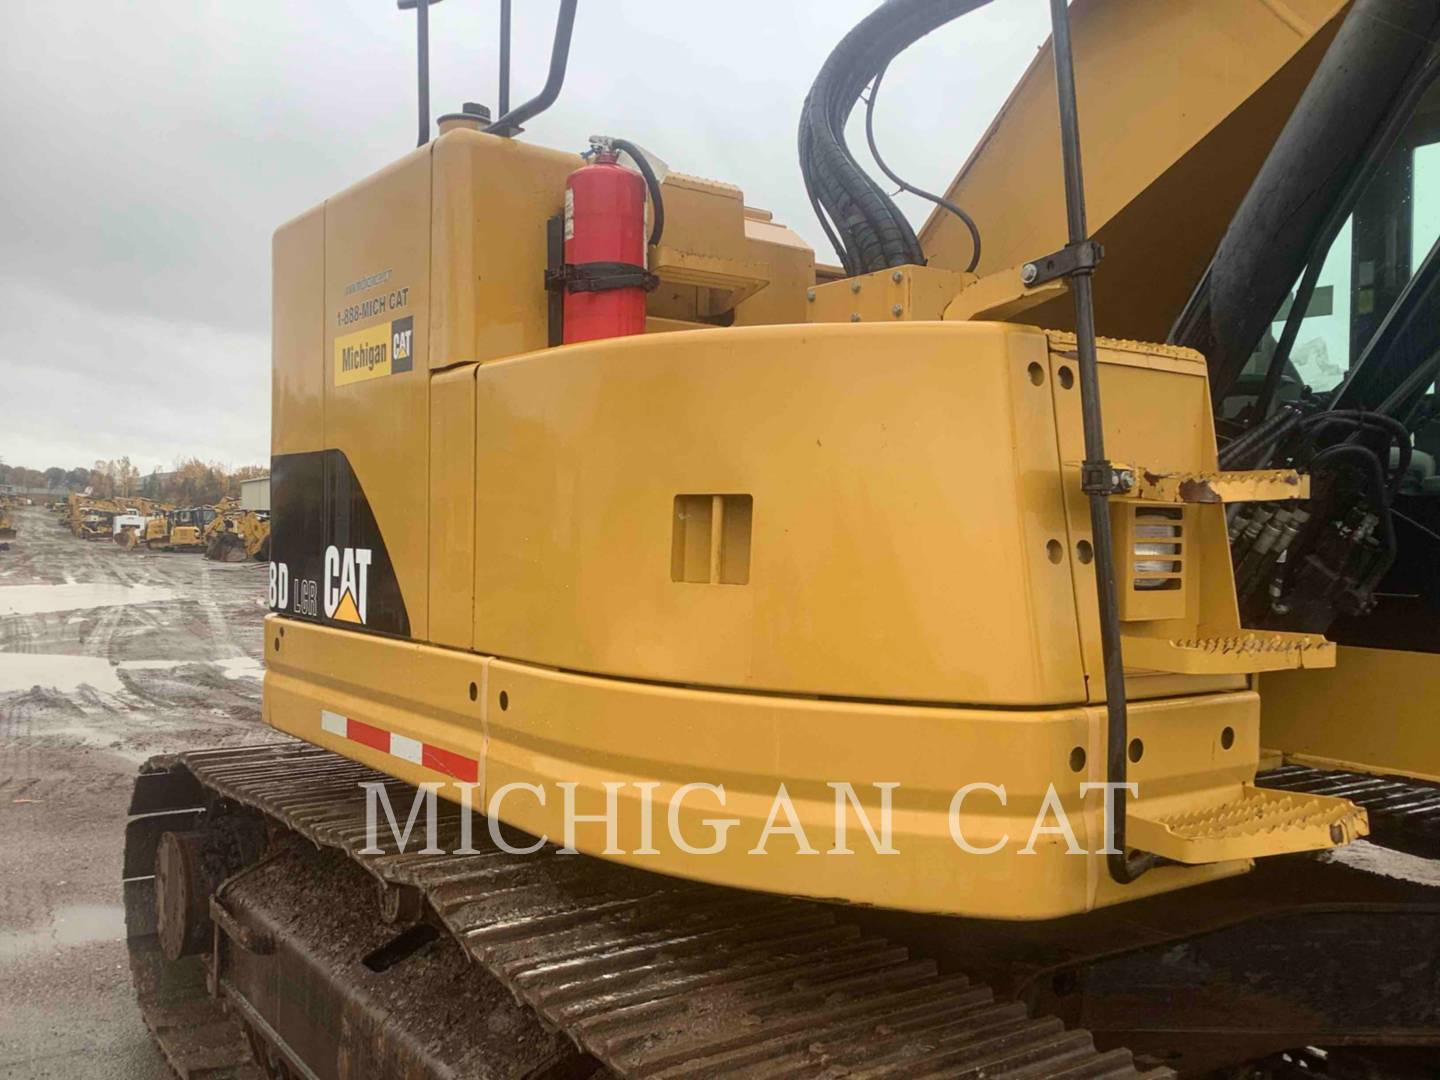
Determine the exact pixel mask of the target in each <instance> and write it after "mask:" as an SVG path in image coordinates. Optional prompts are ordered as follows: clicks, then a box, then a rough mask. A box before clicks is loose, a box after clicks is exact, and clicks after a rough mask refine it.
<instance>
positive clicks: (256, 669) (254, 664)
mask: <svg viewBox="0 0 1440 1080" xmlns="http://www.w3.org/2000/svg"><path fill="white" fill-rule="evenodd" d="M215 666H216V667H218V668H219V669H220V670H221V671H222V672H224V673H225V677H226V678H227V679H263V678H264V677H265V665H264V664H263V663H261V662H260V661H259V660H257V659H255V657H253V656H234V657H231V658H230V659H229V660H216V661H215Z"/></svg>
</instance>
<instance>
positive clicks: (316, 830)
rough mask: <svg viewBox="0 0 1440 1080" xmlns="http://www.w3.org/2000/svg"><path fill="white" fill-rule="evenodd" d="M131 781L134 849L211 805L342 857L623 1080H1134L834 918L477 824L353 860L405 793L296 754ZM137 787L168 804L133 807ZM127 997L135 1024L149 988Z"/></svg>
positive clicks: (1074, 1041)
mask: <svg viewBox="0 0 1440 1080" xmlns="http://www.w3.org/2000/svg"><path fill="white" fill-rule="evenodd" d="M144 773H145V774H144V775H142V777H141V783H140V785H138V786H137V789H136V800H135V804H134V806H132V813H133V814H138V815H146V814H148V815H152V816H151V817H149V818H147V817H137V818H135V819H133V820H132V823H131V830H132V834H135V833H137V830H138V831H140V832H146V831H148V833H149V834H156V831H157V829H160V828H163V825H161V824H157V822H163V821H165V820H167V819H173V820H175V821H177V822H178V823H179V824H177V825H176V826H174V827H184V826H183V822H184V820H185V814H186V813H187V812H188V813H191V814H194V813H196V812H198V811H197V810H196V809H192V808H199V807H203V806H205V805H207V804H213V803H214V800H215V799H216V798H217V797H218V798H220V799H225V800H229V801H230V802H232V803H235V804H239V805H242V806H246V807H250V808H253V809H254V810H258V811H259V812H261V813H263V814H264V815H266V816H267V817H268V818H269V819H270V820H271V821H272V822H273V823H276V824H278V825H281V826H283V827H284V828H286V829H289V830H292V831H293V832H295V833H298V834H300V835H301V836H304V837H306V838H308V839H309V840H310V841H312V842H313V843H315V844H317V845H320V846H322V847H327V848H333V849H337V850H339V851H343V852H345V853H346V854H347V855H348V857H349V858H350V859H351V860H352V861H353V862H354V863H356V864H357V865H359V866H361V867H363V868H364V869H365V870H366V871H367V872H368V873H369V874H370V875H372V876H373V877H374V878H375V880H376V881H377V882H378V883H380V887H381V888H382V889H383V890H386V891H387V892H390V893H392V894H394V895H395V896H396V897H397V898H399V899H397V903H399V904H402V905H403V903H405V902H406V901H405V898H407V897H408V898H411V900H412V901H413V900H415V899H421V898H423V901H424V904H423V905H422V906H423V907H427V908H428V909H429V911H430V912H433V915H434V917H435V918H437V919H438V920H439V922H441V923H442V924H443V926H444V927H445V928H446V929H448V930H449V932H450V934H451V935H452V936H453V938H454V940H455V941H457V942H458V943H459V944H460V945H461V946H462V947H463V948H464V949H465V950H466V952H467V953H468V954H469V955H470V956H471V957H472V958H473V959H474V960H475V961H476V962H478V963H479V964H481V965H483V966H484V968H485V969H486V970H488V971H489V972H490V973H491V974H492V975H493V976H495V977H496V978H498V979H499V980H500V981H501V982H502V983H503V984H504V986H505V987H507V988H508V989H509V991H510V992H511V993H512V994H514V995H515V997H516V998H517V999H518V1000H520V1001H522V1002H524V1003H525V1004H526V1005H528V1006H529V1007H530V1008H531V1009H533V1010H534V1012H535V1013H536V1014H537V1015H538V1016H539V1017H540V1018H541V1020H542V1021H543V1022H544V1023H545V1024H546V1025H547V1026H549V1027H550V1028H552V1029H558V1030H562V1031H564V1032H565V1033H566V1034H567V1035H568V1036H569V1037H570V1038H571V1040H573V1042H574V1043H575V1045H576V1046H577V1047H579V1048H580V1049H581V1050H582V1051H584V1052H586V1053H588V1054H590V1055H593V1057H594V1058H596V1059H598V1060H599V1061H602V1062H604V1063H605V1065H606V1066H608V1067H609V1069H611V1070H612V1071H613V1072H614V1073H616V1074H618V1075H620V1076H625V1077H645V1078H660V1077H665V1078H669V1077H691V1076H706V1077H762V1076H763V1077H771V1076H776V1077H778V1076H795V1077H838V1076H845V1077H849V1078H860V1077H890V1076H903V1077H906V1078H916V1077H930V1076H935V1077H939V1076H946V1077H950V1076H976V1077H978V1076H985V1077H995V1078H999V1077H1005V1078H1012V1080H1020V1078H1040V1077H1046V1078H1051V1077H1054V1078H1077V1080H1078V1078H1081V1077H1097V1078H1116V1080H1119V1078H1127V1077H1135V1076H1138V1075H1142V1074H1141V1073H1140V1072H1138V1071H1137V1069H1136V1067H1135V1065H1134V1062H1133V1060H1132V1057H1131V1054H1130V1052H1129V1051H1128V1050H1123V1049H1117V1050H1110V1051H1105V1052H1100V1051H1097V1050H1096V1049H1095V1046H1094V1043H1093V1041H1092V1039H1091V1037H1090V1035H1089V1033H1087V1032H1084V1031H1079V1030H1066V1029H1065V1028H1064V1026H1063V1024H1061V1022H1060V1021H1058V1020H1056V1019H1053V1018H1046V1017H1041V1018H1032V1017H1030V1016H1029V1015H1028V1014H1027V1012H1026V1010H1025V1007H1024V1006H1023V1005H1021V1004H1018V1003H1009V1002H997V1001H996V1000H995V997H994V995H993V993H992V992H991V990H990V988H989V987H987V986H984V985H981V984H977V983H974V982H971V981H970V980H968V979H966V978H965V977H964V976H963V975H956V974H942V973H940V972H939V970H938V969H937V966H936V964H935V963H934V962H933V961H930V960H925V959H918V958H915V957H912V956H911V955H910V954H909V952H908V950H907V949H905V948H904V947H901V946H897V945H893V944H891V943H889V942H887V941H886V940H884V939H882V938H878V937H874V936H869V935H867V934H865V933H864V932H862V931H861V929H860V928H859V927H858V926H856V925H854V924H852V923H850V922H848V921H846V919H845V918H844V911H843V909H839V908H834V907H830V906H826V905H822V904H817V903H811V902H804V901H797V900H790V899H786V898H783V897H775V896H769V895H764V894H752V893H742V892H737V891H735V890H730V889H723V888H719V887H715V886H708V885H701V884H696V883H691V882H685V881H680V880H677V879H672V878H666V877H661V876H658V875H653V874H649V873H645V872H642V871H637V870H634V869H630V868H626V867H621V866H617V865H615V864H611V863H606V862H603V861H599V860H595V859H591V858H587V857H585V856H565V855H560V854H557V853H556V851H555V850H554V849H553V848H549V847H547V848H546V849H544V850H543V851H541V852H538V853H537V854H534V855H528V856H517V855H512V854H509V853H507V852H505V851H504V850H502V849H500V848H498V847H496V846H494V845H493V843H492V842H491V840H490V837H489V835H488V832H487V830H486V829H485V828H484V822H483V819H478V818H477V819H476V828H475V829H474V832H473V835H472V837H471V845H472V847H473V848H474V849H476V850H477V851H478V852H479V853H478V854H466V855H455V854H443V855H433V854H432V855H423V854H419V853H417V852H415V851H413V850H412V851H411V852H410V853H394V852H390V853H385V854H375V855H365V854H361V849H362V848H363V847H364V846H365V843H366V838H365V837H366V807H365V793H364V790H363V789H362V788H361V787H360V785H361V784H362V783H381V784H384V785H385V786H386V788H387V790H388V793H389V796H390V799H391V802H392V805H393V806H395V807H396V809H397V813H405V812H407V811H408V808H409V807H410V805H411V800H412V799H413V798H414V789H413V788H411V787H410V786H408V785H406V784H403V783H401V782H399V781H396V780H394V779H393V778H391V777H388V776H386V775H384V774H382V773H379V772H376V771H375V770H372V769H369V768H367V767H365V766H362V765H359V764H357V763H355V762H352V761H350V760H348V759H346V758H343V757H340V756H338V755H336V754H333V753H331V752H329V751H326V750H322V749H319V748H317V747H313V746H310V745H308V744H304V743H282V744H275V745H269V746H263V747H245V748H238V749H225V750H207V751H197V752H192V753H187V754H182V755H179V756H178V757H175V758H159V759H154V760H152V761H151V762H150V763H147V766H146V767H145V770H144ZM147 776H148V777H149V779H148V780H147ZM147 787H148V788H149V789H150V790H151V791H152V792H160V791H161V790H162V789H163V790H164V792H166V793H167V794H165V795H163V796H162V795H154V794H152V796H151V797H150V798H149V799H148V800H147V798H146V790H147ZM179 803H185V804H186V805H185V806H180V805H177V804H179ZM161 804H163V805H161ZM162 811H163V813H162ZM157 814H158V815H159V816H153V815H157ZM147 821H148V822H149V824H147ZM459 828H460V817H459V810H458V808H455V807H451V806H449V804H442V809H441V812H440V836H441V840H440V843H441V846H442V847H444V848H445V849H446V850H447V851H453V850H455V849H456V848H458V847H459V846H460V844H459V842H458V840H459ZM130 846H131V845H129V844H127V848H128V847H130ZM133 846H134V848H135V850H136V851H137V852H143V851H144V850H145V848H146V846H147V841H146V840H145V838H144V837H143V836H138V835H137V836H135V837H134V844H133ZM152 850H153V848H152ZM130 862H131V860H130V859H129V852H128V850H127V867H126V873H127V877H131V878H132V880H130V881H127V899H128V898H129V896H130V894H131V892H132V891H133V892H134V893H135V897H136V900H137V902H138V903H142V904H143V900H144V897H145V892H146V889H147V883H146V879H144V878H143V876H142V875H143V874H144V873H148V872H149V871H148V870H146V869H145V868H144V867H142V866H138V865H129V863H130ZM148 887H149V888H150V889H151V892H152V893H153V885H151V886H148ZM145 930H146V927H145V925H144V920H143V919H140V920H137V923H136V926H135V927H134V928H133V929H132V952H133V951H135V947H136V946H137V940H136V937H137V935H136V931H139V932H140V933H139V934H138V945H139V951H140V953H141V955H142V956H143V955H144V953H145V949H144V945H145V936H144V931H145ZM152 933H153V931H152ZM151 940H152V941H153V938H152V939H151ZM157 955H158V954H157ZM140 973H141V972H140V971H139V970H137V979H138V977H139V975H140ZM152 982H153V980H152ZM139 985H140V986H141V998H142V1005H144V1004H145V997H146V989H145V988H146V986H147V985H149V983H140V984H139ZM206 1003H207V1004H209V1006H210V1007H211V1008H218V1006H215V1005H214V1003H213V1002H210V1001H209V999H208V998H206ZM200 1004H201V1003H199V1002H196V1001H193V1000H192V1001H189V1002H187V1003H186V1007H187V1008H191V1009H197V1010H198V1009H199V1007H200ZM202 1019H203V1020H204V1021H205V1022H206V1023H209V1021H210V1019H211V1017H210V1015H209V1014H208V1013H205V1014H204V1015H203V1017H202ZM147 1020H150V1017H149V1016H147ZM150 1022H151V1027H152V1029H153V1030H155V1031H156V1035H157V1037H158V1038H159V1039H160V1041H161V1044H162V1046H163V1045H165V1039H166V1034H165V1031H166V1030H171V1034H172V1038H173V1025H168V1024H159V1023H156V1022H155V1021H154V1020H150ZM170 1053H171V1051H169V1050H167V1054H170ZM171 1060H172V1061H174V1060H175V1057H174V1056H172V1058H171ZM226 1067H232V1068H235V1069H237V1070H240V1069H241V1068H242V1067H241V1066H239V1065H231V1066H226ZM181 1075H182V1076H189V1075H197V1074H194V1073H186V1072H184V1071H183V1070H181ZM204 1075H206V1076H211V1075H231V1074H222V1073H205V1074H204ZM233 1075H235V1076H237V1077H244V1078H246V1080H248V1077H249V1075H250V1074H248V1073H245V1072H243V1071H236V1072H234V1073H233ZM1143 1075H1145V1076H1149V1077H1160V1076H1169V1075H1171V1074H1170V1073H1169V1072H1168V1070H1156V1071H1152V1072H1149V1073H1145V1074H1143Z"/></svg>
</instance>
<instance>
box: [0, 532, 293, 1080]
mask: <svg viewBox="0 0 1440 1080" xmlns="http://www.w3.org/2000/svg"><path fill="white" fill-rule="evenodd" d="M17 518H18V520H17V521H16V525H17V527H18V529H19V535H18V536H17V537H16V538H15V539H14V540H12V541H10V550H9V551H0V1078H3V1080H11V1078H15V1080H19V1078H25V1080H29V1078H31V1077H67V1078H71V1077H81V1076H83V1077H87V1078H88V1077H96V1078H109V1077H114V1078H123V1080H151V1078H157V1080H158V1078H162V1077H168V1076H169V1075H170V1073H169V1071H168V1069H167V1068H166V1067H165V1065H164V1063H163V1061H162V1059H161V1058H160V1056H159V1054H158V1053H157V1052H156V1051H155V1050H154V1049H153V1048H152V1047H151V1045H150V1043H149V1038H148V1036H147V1034H146V1032H145V1028H144V1025H143V1023H142V1022H141V1020H140V1016H139V1012H138V1011H137V1009H136V1007H135V1005H134V1003H133V1001H132V999H131V992H130V974H129V968H128V965H127V962H126V953H125V944H124V941H123V937H124V926H123V919H122V916H121V908H120V853H121V847H122V843H123V834H124V824H125V811H126V806H127V802H128V798H129V788H130V782H131V776H132V775H133V773H134V771H135V767H136V766H137V765H138V764H139V763H140V762H142V761H144V760H145V759H146V758H147V757H150V756H151V755H152V754H159V753H168V752H173V751H177V750H184V749H189V748H192V747H198V746H214V745H234V744H238V743H246V742H259V741H265V740H266V739H267V738H269V737H270V736H269V734H268V730H269V729H267V728H265V727H263V725H262V724H261V722H260V678H261V674H262V670H263V668H262V664H261V660H260V657H261V653H262V640H261V625H260V624H261V619H262V618H263V616H264V613H265V611H264V606H263V605H264V594H265V569H264V567H263V566H262V565H261V564H259V563H236V564H227V563H214V562H210V561H208V560H206V559H204V558H202V557H201V556H199V555H192V554H159V553H150V552H146V551H143V550H142V551H138V552H131V553H126V552H123V551H121V550H120V549H119V548H117V547H115V546H114V545H112V544H106V543H94V542H91V543H87V542H85V541H81V540H77V539H75V538H74V537H72V536H71V535H70V533H69V531H68V530H66V529H62V528H60V527H59V526H58V525H57V521H58V516H57V515H54V514H51V513H49V512H47V511H45V510H44V509H42V508H39V507H30V508H24V509H20V510H19V511H18V512H17Z"/></svg>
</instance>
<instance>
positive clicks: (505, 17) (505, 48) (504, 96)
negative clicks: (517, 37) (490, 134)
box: [499, 0, 510, 116]
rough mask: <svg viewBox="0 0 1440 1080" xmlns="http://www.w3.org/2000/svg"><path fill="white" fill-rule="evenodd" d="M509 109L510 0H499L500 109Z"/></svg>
mask: <svg viewBox="0 0 1440 1080" xmlns="http://www.w3.org/2000/svg"><path fill="white" fill-rule="evenodd" d="M509 111H510V0H500V109H499V113H500V115H501V116H504V115H505V114H506V113H507V112H509Z"/></svg>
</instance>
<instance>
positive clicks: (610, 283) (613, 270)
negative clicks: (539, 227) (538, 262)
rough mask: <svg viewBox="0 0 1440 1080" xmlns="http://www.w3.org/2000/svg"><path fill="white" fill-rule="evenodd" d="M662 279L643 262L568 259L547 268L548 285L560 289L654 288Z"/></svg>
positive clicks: (593, 290)
mask: <svg viewBox="0 0 1440 1080" xmlns="http://www.w3.org/2000/svg"><path fill="white" fill-rule="evenodd" d="M659 284H660V279H659V278H658V277H656V276H655V275H654V274H652V273H650V271H648V270H646V269H645V267H643V266H637V265H636V264H635V263H628V262H587V263H564V264H562V265H561V266H559V267H554V268H549V269H547V270H546V271H545V288H547V289H550V290H553V291H556V292H572V293H578V292H608V291H609V290H611V289H644V290H645V291H646V292H654V291H655V287H656V286H657V285H659Z"/></svg>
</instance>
